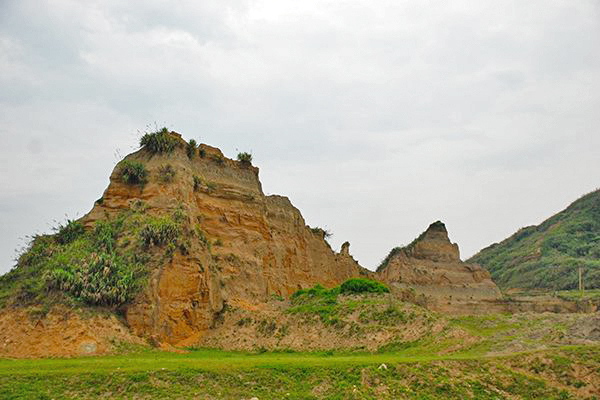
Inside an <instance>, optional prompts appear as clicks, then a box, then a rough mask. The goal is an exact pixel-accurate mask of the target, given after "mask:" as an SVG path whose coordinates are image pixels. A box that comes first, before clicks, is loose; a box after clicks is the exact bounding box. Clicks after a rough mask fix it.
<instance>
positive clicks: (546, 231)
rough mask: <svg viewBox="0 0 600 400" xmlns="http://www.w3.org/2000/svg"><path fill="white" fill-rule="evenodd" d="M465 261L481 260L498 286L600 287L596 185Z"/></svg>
mask: <svg viewBox="0 0 600 400" xmlns="http://www.w3.org/2000/svg"><path fill="white" fill-rule="evenodd" d="M468 262H474V263H478V264H481V265H482V266H483V267H485V268H486V269H488V270H489V271H490V273H491V274H492V278H493V279H494V281H495V282H496V283H497V284H498V285H499V286H500V287H502V288H513V287H516V288H543V289H552V290H565V289H575V288H577V286H578V272H577V271H578V268H579V267H583V270H584V283H585V286H586V287H587V288H600V191H595V192H592V193H589V194H587V195H586V196H583V197H582V198H580V199H579V200H577V201H575V202H574V203H573V204H571V205H570V206H569V207H568V208H567V209H565V210H564V211H561V212H560V213H558V214H556V215H554V216H553V217H551V218H549V219H548V220H546V221H544V222H543V223H542V224H540V225H538V226H529V227H526V228H522V229H520V230H519V231H518V232H517V233H515V234H514V235H512V236H511V237H509V238H508V239H506V240H504V241H503V242H501V243H496V244H493V245H491V246H489V247H487V248H485V249H483V250H481V251H480V252H479V253H478V254H476V255H475V256H473V257H472V258H471V259H469V260H468Z"/></svg>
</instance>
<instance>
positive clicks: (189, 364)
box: [0, 348, 600, 400]
mask: <svg viewBox="0 0 600 400" xmlns="http://www.w3.org/2000/svg"><path fill="white" fill-rule="evenodd" d="M599 360H600V349H598V348H569V349H563V350H560V351H557V352H554V353H552V354H548V353H543V352H540V353H535V354H529V355H519V356H516V357H508V358H507V357H504V358H487V359H483V358H477V357H465V356H462V355H453V356H445V357H439V356H428V355H420V356H407V355H405V354H403V353H388V354H352V355H344V354H334V355H328V354H317V353H312V354H309V353H290V354H286V353H265V354H244V353H225V352H219V351H214V350H213V351H209V350H200V351H192V352H190V353H188V354H173V353H160V352H154V351H144V352H137V353H133V354H129V355H127V356H113V357H101V358H81V359H70V360H66V359H61V360H36V361H28V360H18V361H13V360H3V361H0V397H2V398H6V399H34V398H48V399H49V398H53V399H62V398H98V397H106V398H132V397H134V394H135V398H202V399H204V398H218V399H242V398H246V399H248V398H251V397H253V396H256V397H258V398H259V399H261V400H263V399H316V398H327V399H353V398H354V399H373V398H385V399H392V398H419V399H438V398H439V399H442V398H477V399H502V398H546V399H569V398H582V397H581V396H582V395H581V392H578V391H579V390H585V388H586V386H588V385H590V383H589V382H586V381H584V380H581V379H580V378H578V377H577V376H576V375H575V374H576V372H575V371H576V370H579V371H580V370H582V369H584V370H586V371H588V370H589V371H592V375H588V378H589V379H597V378H598V373H597V371H598V369H599V368H600V361H599ZM382 364H385V367H382ZM593 371H596V372H593ZM591 385H593V383H592V384H591ZM590 387H591V386H590ZM590 398H591V397H590Z"/></svg>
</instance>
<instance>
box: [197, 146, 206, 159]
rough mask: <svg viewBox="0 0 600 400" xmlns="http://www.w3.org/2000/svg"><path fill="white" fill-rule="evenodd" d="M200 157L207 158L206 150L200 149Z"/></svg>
mask: <svg viewBox="0 0 600 400" xmlns="http://www.w3.org/2000/svg"><path fill="white" fill-rule="evenodd" d="M198 155H199V156H200V158H204V157H206V150H204V149H203V148H198Z"/></svg>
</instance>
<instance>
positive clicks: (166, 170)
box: [158, 164, 175, 183]
mask: <svg viewBox="0 0 600 400" xmlns="http://www.w3.org/2000/svg"><path fill="white" fill-rule="evenodd" d="M173 179H175V169H174V168H173V166H172V165H171V164H166V165H163V166H161V167H159V168H158V180H159V181H160V182H162V183H171V182H173Z"/></svg>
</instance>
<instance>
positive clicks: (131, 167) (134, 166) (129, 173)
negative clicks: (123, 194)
mask: <svg viewBox="0 0 600 400" xmlns="http://www.w3.org/2000/svg"><path fill="white" fill-rule="evenodd" d="M121 178H122V179H123V182H125V183H127V184H129V185H140V184H142V185H143V184H144V183H146V182H147V178H148V171H147V170H146V167H145V166H144V164H142V163H141V162H139V161H130V160H125V161H123V162H122V163H121Z"/></svg>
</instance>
